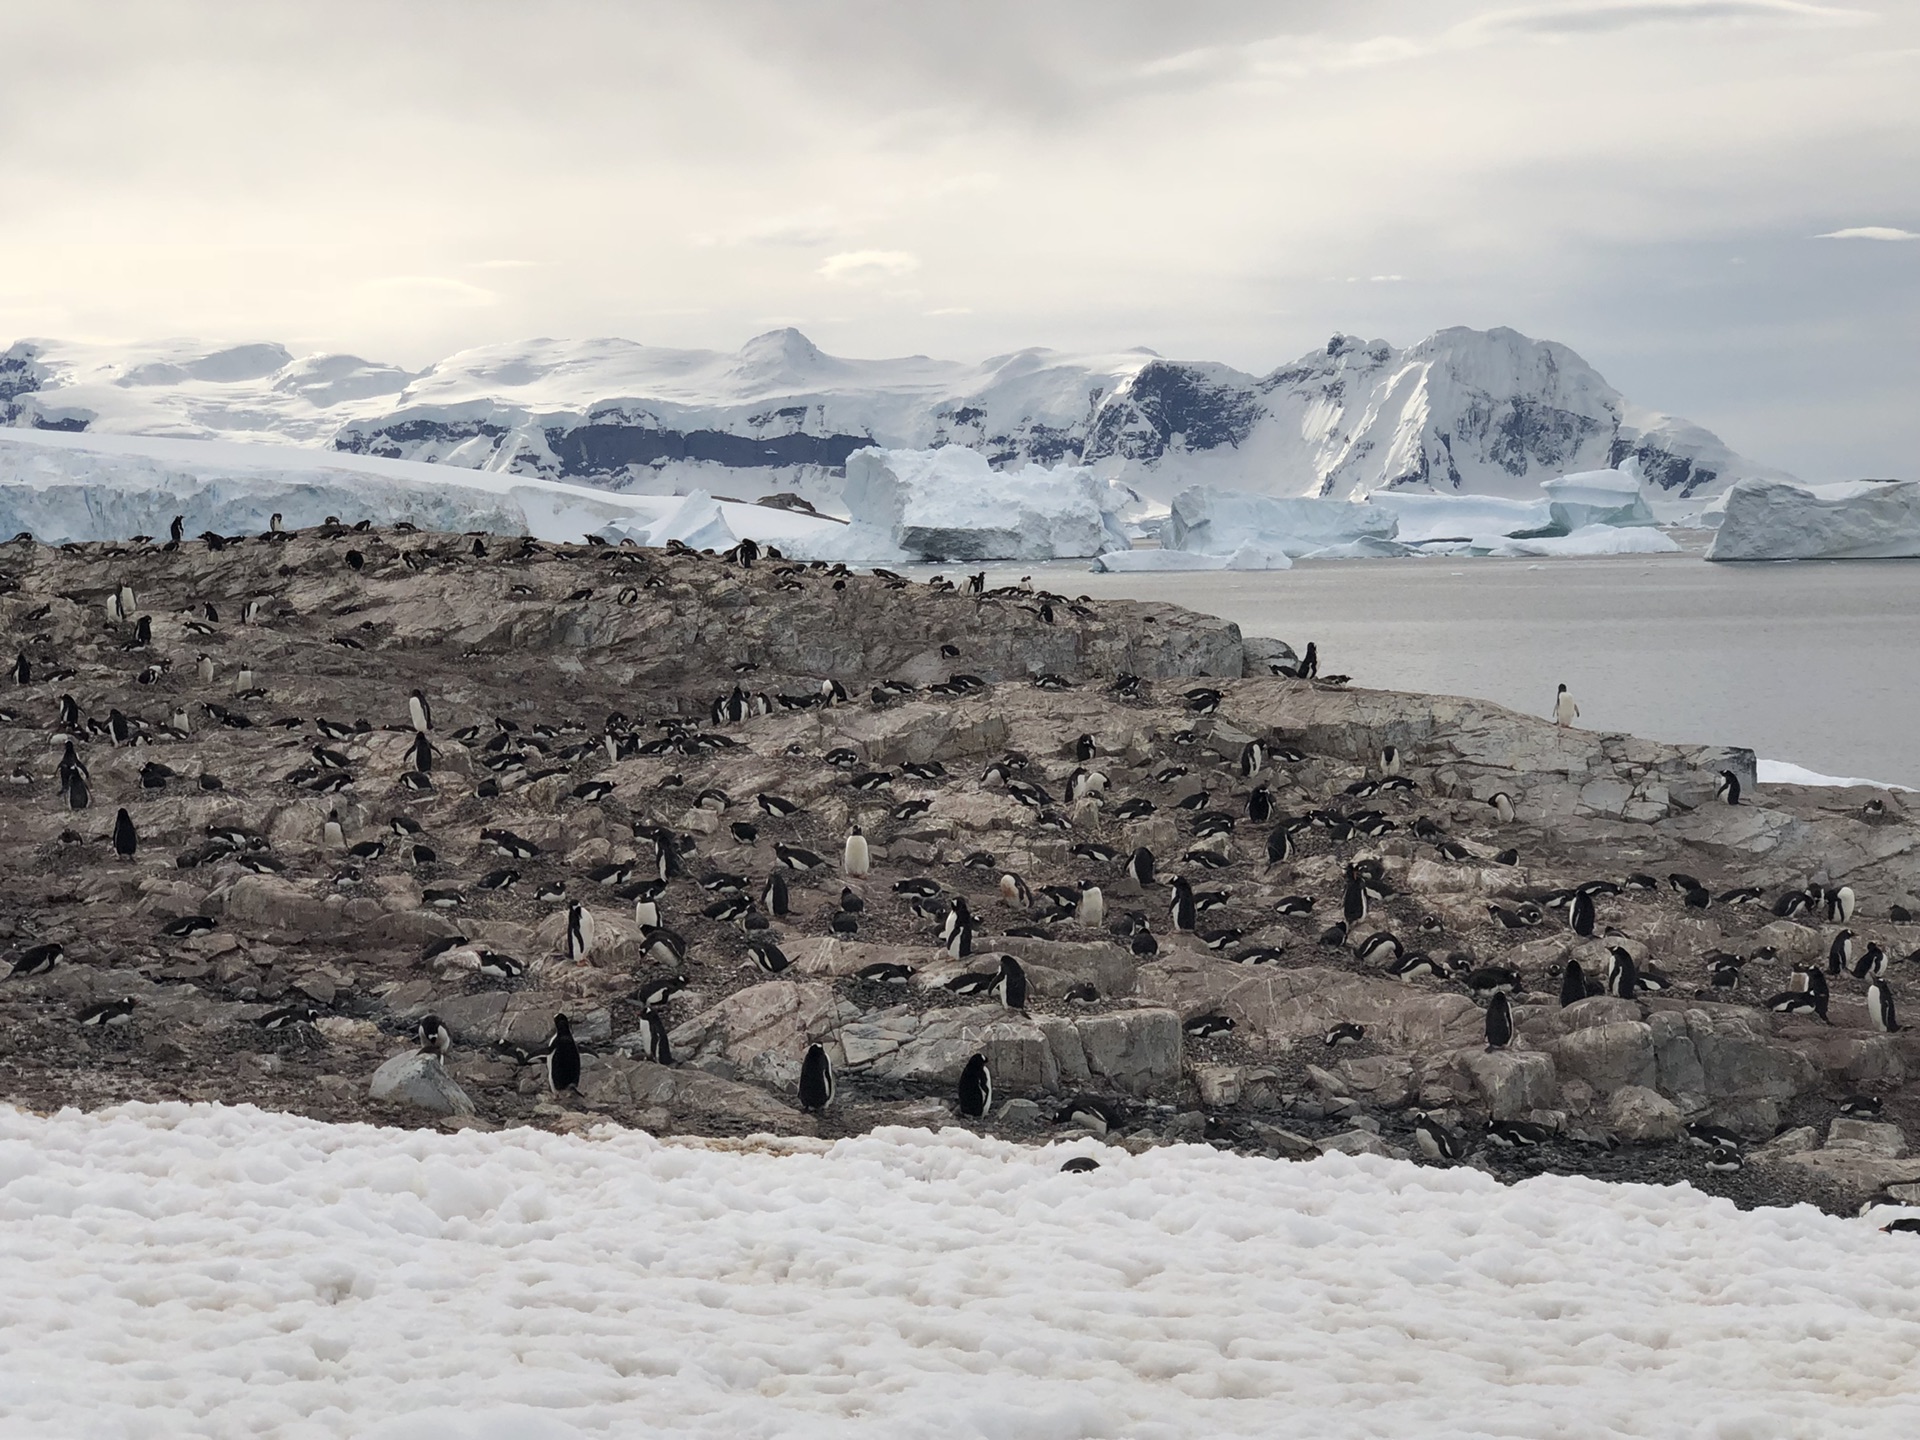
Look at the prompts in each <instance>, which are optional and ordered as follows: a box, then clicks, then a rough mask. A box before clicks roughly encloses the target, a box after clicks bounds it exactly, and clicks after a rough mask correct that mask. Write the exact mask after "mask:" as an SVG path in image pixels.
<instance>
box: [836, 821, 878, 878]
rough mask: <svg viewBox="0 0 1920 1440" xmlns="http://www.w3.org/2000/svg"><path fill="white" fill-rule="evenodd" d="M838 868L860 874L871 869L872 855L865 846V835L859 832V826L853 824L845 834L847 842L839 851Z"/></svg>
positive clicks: (851, 873)
mask: <svg viewBox="0 0 1920 1440" xmlns="http://www.w3.org/2000/svg"><path fill="white" fill-rule="evenodd" d="M840 868H841V869H842V870H844V871H845V872H846V873H847V874H849V875H853V876H860V875H865V874H867V873H868V872H869V871H870V870H872V869H873V857H872V854H871V852H870V851H869V850H868V848H867V837H866V836H865V835H863V834H861V833H860V827H859V826H858V825H856V826H854V827H853V829H852V830H851V831H850V832H849V833H848V835H847V843H846V845H845V847H844V848H843V849H842V851H841V858H840Z"/></svg>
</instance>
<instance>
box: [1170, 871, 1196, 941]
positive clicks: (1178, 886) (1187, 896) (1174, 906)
mask: <svg viewBox="0 0 1920 1440" xmlns="http://www.w3.org/2000/svg"><path fill="white" fill-rule="evenodd" d="M1167 883H1168V885H1169V886H1170V887H1171V889H1172V892H1173V898H1172V899H1171V900H1170V901H1169V902H1168V906H1167V909H1168V917H1169V922H1170V924H1171V925H1172V927H1173V928H1174V929H1175V930H1191V929H1193V923H1194V915H1195V911H1194V906H1193V887H1192V886H1191V885H1189V884H1188V883H1187V882H1186V879H1185V878H1184V877H1183V876H1179V875H1176V876H1174V877H1173V879H1172V880H1170V881H1168V882H1167Z"/></svg>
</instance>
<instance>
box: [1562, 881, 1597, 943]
mask: <svg viewBox="0 0 1920 1440" xmlns="http://www.w3.org/2000/svg"><path fill="white" fill-rule="evenodd" d="M1567 927H1568V928H1569V929H1570V930H1572V931H1573V933H1574V934H1576V935H1579V936H1583V937H1586V936H1591V935H1592V934H1593V896H1591V895H1589V894H1588V893H1587V892H1586V891H1584V890H1579V891H1576V892H1574V897H1573V903H1572V904H1571V905H1569V906H1568V907H1567Z"/></svg>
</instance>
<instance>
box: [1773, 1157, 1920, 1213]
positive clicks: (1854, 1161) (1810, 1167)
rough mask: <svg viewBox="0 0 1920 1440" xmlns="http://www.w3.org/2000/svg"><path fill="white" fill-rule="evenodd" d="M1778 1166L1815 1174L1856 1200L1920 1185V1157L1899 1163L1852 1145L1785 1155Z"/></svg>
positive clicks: (1909, 1158)
mask: <svg viewBox="0 0 1920 1440" xmlns="http://www.w3.org/2000/svg"><path fill="white" fill-rule="evenodd" d="M1776 1163H1778V1164H1779V1165H1782V1166H1788V1167H1794V1168H1797V1169H1800V1170H1803V1171H1805V1172H1807V1173H1809V1174H1812V1175H1815V1176H1817V1177H1819V1178H1820V1179H1822V1180H1825V1181H1826V1182H1827V1183H1829V1184H1830V1185H1833V1186H1835V1187H1836V1188H1838V1189H1839V1190H1840V1191H1841V1192H1842V1193H1843V1194H1845V1195H1846V1196H1847V1197H1848V1198H1849V1199H1852V1200H1862V1199H1865V1198H1866V1197H1867V1196H1869V1195H1873V1194H1876V1193H1878V1192H1879V1191H1881V1190H1884V1189H1886V1188H1887V1187H1888V1186H1891V1185H1911V1184H1914V1183H1916V1182H1920V1157H1916V1156H1906V1157H1904V1158H1902V1159H1898V1160H1895V1159H1890V1158H1888V1157H1887V1156H1884V1155H1876V1154H1874V1153H1872V1152H1871V1151H1868V1150H1861V1149H1857V1148H1855V1147H1853V1146H1850V1145H1843V1146H1840V1147H1839V1148H1837V1149H1827V1150H1806V1151H1802V1152H1800V1153H1799V1154H1795V1155H1787V1156H1783V1157H1781V1158H1780V1159H1779V1160H1778V1161H1777V1162H1776Z"/></svg>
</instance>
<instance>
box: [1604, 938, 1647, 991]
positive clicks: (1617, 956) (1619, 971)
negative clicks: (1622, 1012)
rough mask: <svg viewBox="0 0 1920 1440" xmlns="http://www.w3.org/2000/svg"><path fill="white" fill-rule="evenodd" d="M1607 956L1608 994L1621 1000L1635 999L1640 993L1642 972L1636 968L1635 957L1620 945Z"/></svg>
mask: <svg viewBox="0 0 1920 1440" xmlns="http://www.w3.org/2000/svg"><path fill="white" fill-rule="evenodd" d="M1607 954H1608V956H1609V959H1608V961H1607V994H1609V995H1612V996H1614V997H1615V998H1616V999H1620V1000H1631V999H1633V998H1634V996H1636V995H1638V994H1639V993H1640V972H1639V970H1637V969H1636V968H1635V967H1634V963H1633V956H1631V955H1630V954H1628V953H1627V952H1626V951H1625V950H1623V949H1621V948H1620V947H1619V946H1618V945H1615V946H1614V947H1613V948H1612V949H1610V950H1609V951H1608V952H1607Z"/></svg>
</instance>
